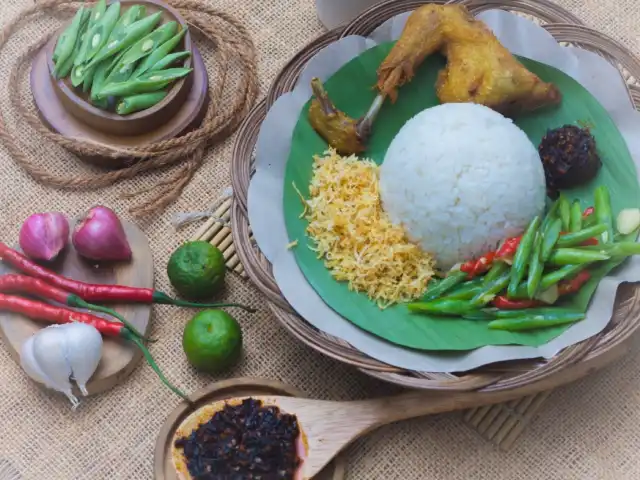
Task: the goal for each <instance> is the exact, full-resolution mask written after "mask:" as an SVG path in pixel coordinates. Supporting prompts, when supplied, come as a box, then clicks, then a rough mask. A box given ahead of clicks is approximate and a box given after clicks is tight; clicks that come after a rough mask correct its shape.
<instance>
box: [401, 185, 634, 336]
mask: <svg viewBox="0 0 640 480" xmlns="http://www.w3.org/2000/svg"><path fill="white" fill-rule="evenodd" d="M636 210H637V209H636ZM635 213H637V212H635ZM635 216H637V215H635ZM639 227H640V222H635V223H633V224H632V225H631V226H629V225H626V226H624V227H623V228H621V226H620V219H618V230H620V231H622V230H624V231H626V232H627V233H629V231H635V232H637V231H638V228H639ZM514 241H515V243H514ZM510 244H513V245H517V248H515V247H514V248H513V252H512V258H505V257H500V255H499V254H494V253H489V254H487V255H485V256H483V257H481V260H482V261H481V262H478V260H477V259H476V260H473V261H471V262H467V263H466V264H462V266H458V267H454V268H453V269H452V270H451V271H450V272H449V273H448V274H447V276H446V277H445V278H444V279H442V280H441V281H440V282H434V283H435V284H434V285H433V286H431V287H430V288H429V289H428V290H427V292H426V294H425V296H424V298H423V299H422V301H421V302H414V303H410V304H408V308H409V310H410V311H411V312H415V313H427V314H431V315H441V316H457V317H463V318H466V319H469V320H488V321H489V323H488V328H491V329H496V330H507V331H524V330H535V329H539V328H548V327H552V326H556V325H562V324H567V323H573V322H576V321H579V320H582V319H583V318H584V317H585V315H584V313H583V312H579V311H575V310H571V309H567V308H561V307H559V306H557V305H556V302H558V301H559V300H561V299H562V298H563V297H564V296H568V295H572V294H575V293H577V292H578V291H579V290H580V289H581V288H582V286H583V285H584V284H585V283H586V282H587V281H588V280H589V279H590V278H591V275H590V273H589V268H590V267H592V266H593V265H597V264H598V262H603V261H608V260H622V259H624V258H625V257H628V256H631V255H639V254H640V243H636V242H630V241H624V240H623V241H621V239H620V237H619V235H616V234H614V219H613V213H612V210H611V200H610V194H609V190H608V189H607V188H606V187H604V186H600V187H597V188H596V189H595V192H594V206H593V207H590V208H588V209H587V210H586V211H585V212H584V213H583V211H582V208H581V206H580V202H579V201H577V200H576V201H574V202H573V203H572V202H570V201H569V199H567V197H566V196H564V195H561V196H560V198H559V199H558V200H556V201H555V202H554V203H553V204H552V206H551V208H550V209H549V211H548V212H547V213H546V215H545V216H544V218H541V217H535V218H534V219H533V220H532V221H531V223H530V224H529V226H528V227H527V229H526V230H525V232H524V233H523V234H522V236H521V237H514V238H512V239H508V240H507V241H506V242H505V244H503V247H501V248H500V249H498V252H500V251H505V250H509V249H508V248H507V249H505V247H504V245H506V246H507V247H509V245H510ZM469 263H470V264H471V265H474V264H475V265H480V266H482V267H484V268H482V269H480V270H478V271H474V270H473V269H472V270H470V271H468V270H466V269H465V265H467V264H469Z"/></svg>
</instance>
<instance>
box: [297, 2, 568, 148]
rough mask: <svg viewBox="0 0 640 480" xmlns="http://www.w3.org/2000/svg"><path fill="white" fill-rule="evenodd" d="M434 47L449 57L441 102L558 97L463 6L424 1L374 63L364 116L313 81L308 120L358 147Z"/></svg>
mask: <svg viewBox="0 0 640 480" xmlns="http://www.w3.org/2000/svg"><path fill="white" fill-rule="evenodd" d="M435 52H440V53H442V54H443V55H444V56H445V57H446V58H447V66H446V67H445V68H444V69H443V70H442V71H441V72H440V73H439V75H438V80H437V82H436V93H437V95H438V99H439V100H440V102H442V103H466V102H469V103H478V104H481V105H485V106H487V107H489V108H492V109H494V110H496V111H498V112H500V113H502V114H503V115H515V114H518V113H522V112H527V111H532V110H536V109H538V108H542V107H546V106H550V105H556V104H558V103H560V101H561V100H562V95H561V93H560V91H559V90H558V88H557V87H556V86H555V85H553V84H552V83H547V82H544V81H542V80H541V79H540V78H539V77H538V76H536V75H534V74H533V73H531V72H530V71H529V70H527V69H526V68H525V67H524V65H522V64H521V63H520V62H518V60H516V58H515V57H514V56H513V55H512V54H511V53H510V52H509V50H507V49H506V48H505V47H504V46H503V45H502V44H501V43H500V41H499V40H498V39H497V38H496V36H495V35H494V34H493V32H491V30H490V29H489V28H488V27H487V26H486V25H485V24H484V23H483V22H481V21H479V20H476V19H475V18H474V17H473V15H471V14H470V13H469V11H468V10H467V9H466V7H464V6H462V5H435V4H427V5H424V6H422V7H420V8H418V9H417V10H415V11H414V12H413V13H412V14H411V15H410V16H409V18H408V20H407V23H406V25H405V27H404V29H403V31H402V35H401V36H400V38H399V39H398V41H397V42H396V44H395V45H394V47H393V48H392V49H391V51H390V52H389V54H388V55H387V57H386V58H385V59H384V61H383V62H382V64H381V65H380V67H379V68H378V82H377V84H376V87H377V89H378V91H379V94H378V96H377V97H376V99H375V101H374V102H373V104H372V105H371V107H370V108H369V111H368V112H367V113H366V115H364V116H363V117H362V118H361V119H359V120H354V119H352V118H350V117H349V116H348V115H346V114H345V113H343V112H341V111H339V110H337V109H336V108H335V106H333V104H332V103H331V100H330V99H329V97H328V96H327V95H326V92H324V90H322V88H321V84H317V85H315V87H314V86H313V85H312V88H313V90H314V95H316V98H315V99H314V100H313V101H312V103H311V107H310V109H309V121H310V122H311V125H312V126H313V128H314V129H315V130H316V131H317V132H318V133H319V134H320V135H321V136H322V137H323V138H324V139H325V140H327V142H328V143H329V144H330V145H331V146H333V147H335V148H337V149H338V151H340V153H342V154H351V153H359V152H362V151H363V150H364V148H365V143H366V140H367V138H368V136H369V133H370V131H371V126H372V124H373V122H374V120H375V118H376V116H377V114H378V112H379V111H380V108H381V106H382V104H383V103H384V101H385V99H386V98H387V97H389V98H391V101H392V102H394V101H395V100H396V98H397V95H398V89H399V88H400V87H401V86H402V85H404V84H406V83H408V82H410V81H411V79H412V78H413V76H414V74H415V71H416V69H417V68H418V67H419V66H420V64H421V63H422V62H423V61H424V59H425V58H426V57H427V56H429V55H431V54H433V53H435ZM318 86H319V87H320V88H318Z"/></svg>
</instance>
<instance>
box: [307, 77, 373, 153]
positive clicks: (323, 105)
mask: <svg viewBox="0 0 640 480" xmlns="http://www.w3.org/2000/svg"><path fill="white" fill-rule="evenodd" d="M311 91H312V92H313V95H314V97H315V98H314V99H313V100H311V105H310V106H309V123H311V126H312V127H313V129H314V130H315V131H316V132H317V133H318V135H320V136H321V137H322V138H324V139H325V140H326V141H327V143H328V144H329V145H330V146H331V147H333V148H335V149H336V151H337V152H338V153H340V154H342V155H350V154H352V153H360V152H364V151H365V148H366V147H365V145H364V142H363V141H362V138H361V135H360V134H359V133H358V122H357V121H356V120H354V119H353V118H351V117H349V115H347V114H346V113H344V112H342V111H340V110H338V109H337V108H336V107H335V106H334V105H333V102H332V101H331V99H330V98H329V95H328V94H327V92H326V91H325V89H324V87H323V85H322V82H321V81H320V79H318V78H314V79H312V80H311Z"/></svg>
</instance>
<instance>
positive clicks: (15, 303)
mask: <svg viewBox="0 0 640 480" xmlns="http://www.w3.org/2000/svg"><path fill="white" fill-rule="evenodd" d="M0 310H4V311H8V312H13V313H18V314H20V315H24V316H25V317H29V318H31V319H32V320H37V321H40V322H46V323H52V324H57V325H63V324H65V323H73V322H79V323H86V324H87V325H91V326H93V327H95V329H96V330H98V331H99V332H100V333H101V334H102V335H105V336H107V337H115V338H123V339H125V340H129V341H130V342H132V343H134V344H135V345H136V346H137V347H138V348H139V349H140V350H142V354H143V355H144V357H145V358H146V359H147V362H149V365H150V366H151V368H152V369H153V370H154V371H155V372H156V373H157V374H158V377H160V380H161V381H162V382H163V383H164V384H165V385H166V386H167V387H169V388H170V389H171V390H172V391H173V392H174V393H175V394H176V395H178V396H180V397H182V398H183V399H185V400H187V401H188V402H189V403H192V402H191V400H189V399H188V398H187V396H186V395H185V394H184V393H182V392H181V391H180V390H178V389H177V388H176V387H174V386H173V385H171V383H170V382H169V380H167V379H166V377H165V376H164V375H163V374H162V371H161V370H160V368H159V367H158V365H157V364H156V362H155V360H154V359H153V357H152V356H151V353H150V352H149V350H148V349H147V347H145V346H144V344H143V343H142V341H141V340H140V339H139V338H138V337H137V336H136V335H134V334H133V333H132V332H131V331H130V330H129V329H128V328H127V327H126V325H123V324H122V323H116V322H110V321H109V320H105V319H104V318H101V317H97V316H96V315H92V314H90V313H84V312H77V311H75V310H70V309H68V308H63V307H56V306H54V305H49V304H48V303H43V302H39V301H37V300H30V299H28V298H23V297H18V296H14V295H5V294H2V293H0Z"/></svg>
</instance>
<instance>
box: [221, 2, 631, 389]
mask: <svg viewBox="0 0 640 480" xmlns="http://www.w3.org/2000/svg"><path fill="white" fill-rule="evenodd" d="M424 3H428V2H424V1H418V0H390V1H386V2H383V3H381V4H378V5H376V6H374V7H373V8H371V9H369V10H368V11H366V12H364V13H363V14H361V15H360V16H359V17H358V18H357V19H355V20H354V21H353V22H351V23H350V24H349V25H347V26H346V27H345V28H343V29H336V30H333V31H330V32H328V33H326V34H324V35H322V36H321V37H319V38H318V39H316V40H314V41H313V42H311V43H310V44H309V45H307V46H306V47H305V48H304V49H302V50H301V51H300V52H299V53H298V54H297V55H296V56H295V57H294V58H292V59H291V61H289V63H288V64H287V65H286V66H285V67H284V68H283V70H282V71H281V72H280V74H279V75H278V76H277V78H276V80H275V81H274V83H273V85H272V87H271V89H270V90H269V92H268V95H267V97H266V99H265V100H263V101H262V102H261V103H260V104H258V105H257V106H256V107H255V108H254V109H253V110H252V112H251V113H250V114H249V116H248V117H247V119H246V120H245V122H244V124H243V125H242V127H241V128H240V130H239V133H238V136H237V139H236V143H235V146H234V151H233V159H232V183H233V191H234V198H233V204H232V208H231V223H232V233H233V238H234V243H235V245H236V249H237V254H238V257H239V258H240V260H241V261H242V263H243V264H244V268H245V271H246V273H247V275H248V276H249V278H250V279H251V280H252V281H253V283H254V284H255V285H256V286H257V288H258V289H259V290H260V291H261V292H262V293H263V294H264V295H265V296H266V298H267V300H268V303H269V306H270V308H271V309H272V311H273V313H274V314H275V316H276V318H277V319H278V320H279V321H280V322H281V323H282V324H283V325H284V326H285V328H287V330H289V332H291V333H292V334H293V335H294V336H295V337H296V338H298V339H299V340H301V341H302V342H304V343H305V344H307V345H309V346H310V347H312V348H314V349H316V350H318V351H320V352H322V353H323V354H325V355H328V356H329V357H332V358H334V359H337V360H339V361H341V362H344V363H347V364H349V365H353V366H354V367H357V368H359V369H360V370H362V371H363V372H365V373H367V374H368V375H371V376H373V377H376V378H379V379H381V380H384V381H387V382H391V383H394V384H398V385H401V386H405V387H410V388H421V389H425V390H449V391H473V390H476V391H482V390H487V391H488V390H492V391H495V390H505V389H517V388H522V387H526V386H531V384H533V383H537V382H540V383H545V382H541V381H543V380H548V379H549V377H551V376H553V375H554V374H557V373H558V372H559V371H561V370H564V369H566V368H567V367H570V366H573V367H578V368H577V369H576V368H572V369H569V370H570V371H575V370H581V369H580V368H579V365H577V364H578V363H581V362H585V361H587V359H588V360H589V362H588V363H589V364H590V366H592V365H597V366H602V365H604V364H605V363H607V361H610V359H612V358H615V357H616V355H615V353H616V349H622V345H623V344H625V341H626V340H627V339H628V338H629V337H630V336H631V335H632V334H633V333H634V332H635V331H636V330H637V329H638V327H640V289H639V288H637V287H634V286H631V285H622V286H621V287H620V288H619V290H618V295H617V298H616V306H615V311H614V314H613V317H612V319H611V322H610V324H609V326H608V327H607V329H605V330H604V331H603V332H601V333H600V334H599V335H597V336H594V337H592V338H590V339H588V340H586V341H584V342H582V343H580V344H577V345H574V346H572V347H569V348H567V349H565V350H563V351H562V352H561V353H560V354H558V355H557V356H556V357H554V358H553V359H551V360H549V361H530V360H528V361H519V362H508V363H504V364H494V365H490V366H487V367H483V368H481V369H478V370H475V371H472V372H465V373H464V374H460V375H456V374H444V373H431V372H416V371H406V370H402V369H399V368H396V367H393V366H390V365H387V364H384V363H381V362H379V361H377V360H375V359H373V358H371V357H369V356H367V355H365V354H363V353H362V352H360V351H358V350H356V349H355V348H353V347H352V346H351V345H349V344H348V343H346V342H344V341H343V340H341V339H338V338H336V337H333V336H330V335H327V334H325V333H323V332H321V331H319V330H317V329H316V328H314V327H312V326H311V325H310V324H309V323H307V322H306V321H305V320H304V319H303V318H301V317H300V316H298V315H297V314H296V313H295V312H294V311H293V310H292V309H291V307H290V306H289V304H288V303H287V302H286V300H285V299H284V298H283V297H282V296H281V294H280V291H279V289H278V286H277V284H276V282H275V280H274V278H273V275H272V273H271V266H270V264H269V262H268V261H267V260H266V259H265V257H264V256H263V255H262V254H261V253H260V251H259V249H257V247H256V246H255V245H254V243H253V242H252V241H251V237H250V228H249V223H248V217H247V191H248V188H249V181H250V178H251V175H252V174H253V160H254V157H253V153H254V148H255V145H256V141H257V137H258V132H259V129H260V125H261V123H262V121H263V119H264V118H265V115H266V112H267V110H268V108H269V107H270V106H271V105H272V104H273V102H275V100H276V99H277V98H278V97H279V96H280V95H282V94H283V93H285V92H288V91H290V90H292V89H293V87H294V85H295V82H296V80H297V78H298V76H299V74H300V72H301V70H302V68H303V67H304V65H305V64H306V62H307V61H308V60H309V59H310V58H311V57H312V56H313V55H315V53H317V52H318V51H319V50H320V49H322V48H323V47H324V46H326V45H327V44H329V43H331V42H333V41H334V40H336V39H338V38H341V37H343V36H346V35H363V36H366V35H368V34H369V33H370V32H371V31H373V30H374V29H375V28H376V27H377V26H379V25H380V24H381V23H383V22H384V21H386V20H387V19H389V18H391V17H393V16H395V15H397V14H399V13H402V12H406V11H410V10H414V9H415V8H416V7H418V6H420V5H422V4H424ZM431 3H447V2H445V1H442V0H439V1H438V0H436V1H435V2H431ZM448 3H461V4H464V5H466V6H467V7H468V8H469V10H470V11H471V12H473V13H476V14H477V13H479V12H481V11H484V10H488V9H496V8H500V9H503V10H508V11H511V12H514V13H517V14H520V15H524V16H526V17H528V18H530V19H533V20H534V21H536V23H539V24H540V25H542V26H543V27H544V28H545V29H546V30H547V31H548V32H549V33H550V34H551V35H553V37H554V38H555V39H556V40H557V41H558V42H560V43H562V44H571V45H575V46H578V47H580V48H583V49H586V50H591V51H593V52H596V53H598V54H600V55H602V56H603V57H604V58H606V59H607V60H608V61H610V62H611V63H612V64H613V65H614V66H615V67H616V68H618V70H619V71H620V73H621V75H622V76H623V77H624V79H625V81H626V83H627V85H628V87H629V95H630V98H631V99H632V101H633V102H634V104H635V106H636V108H638V107H640V87H639V86H638V85H637V81H636V79H638V78H640V60H638V59H637V58H635V57H634V56H633V55H632V54H631V53H629V52H628V51H627V50H626V49H625V47H623V46H622V45H620V44H619V43H617V42H616V41H614V40H613V39H611V38H609V37H607V36H605V35H603V34H601V33H599V32H597V31H595V30H592V29H590V28H587V27H585V26H583V25H582V24H581V23H580V21H579V20H578V19H577V18H576V17H575V16H573V15H572V14H570V13H569V12H567V11H565V10H564V9H562V8H560V7H558V6H557V5H555V4H553V3H551V2H549V1H547V0H510V1H509V2H504V1H497V0H461V1H455V0H454V1H452V2H448ZM598 358H600V359H601V361H600V362H599V361H598ZM574 379H575V378H571V375H568V376H564V379H563V383H567V382H569V381H572V380H574ZM554 383H555V382H554ZM524 390H528V388H523V393H524Z"/></svg>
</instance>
